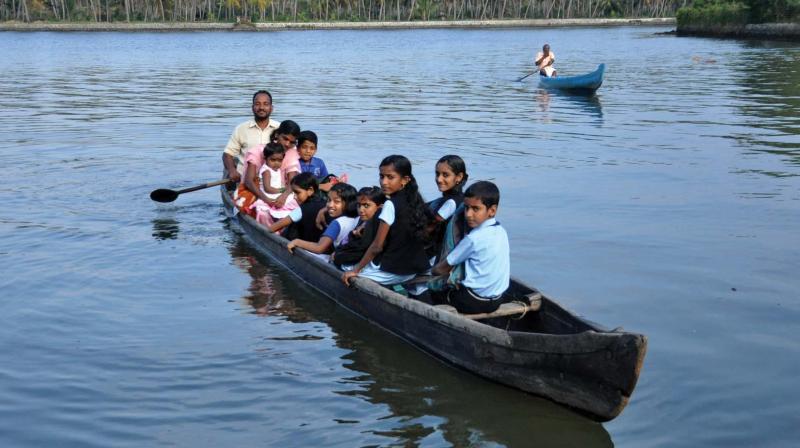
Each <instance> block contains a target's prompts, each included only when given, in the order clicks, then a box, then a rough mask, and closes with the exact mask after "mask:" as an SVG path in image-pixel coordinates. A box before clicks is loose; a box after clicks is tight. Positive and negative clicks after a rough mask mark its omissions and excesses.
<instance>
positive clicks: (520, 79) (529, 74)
mask: <svg viewBox="0 0 800 448" xmlns="http://www.w3.org/2000/svg"><path fill="white" fill-rule="evenodd" d="M538 71H539V70H534V71H532V72H530V73H528V74H527V75H525V76H523V77H522V78H519V79H518V80H517V82H520V81H522V80H523V79H525V78H527V77H528V76H531V75H532V74H534V73H536V72H538Z"/></svg>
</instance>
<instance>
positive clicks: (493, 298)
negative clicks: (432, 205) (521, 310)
mask: <svg viewBox="0 0 800 448" xmlns="http://www.w3.org/2000/svg"><path fill="white" fill-rule="evenodd" d="M499 203H500V191H499V190H498V189H497V186H496V185H495V184H493V183H491V182H487V181H480V182H475V183H474V184H472V185H470V187H469V188H467V191H466V192H465V193H464V218H465V221H466V224H467V227H468V228H469V233H467V235H466V236H464V238H463V239H462V240H461V241H459V243H458V244H457V245H456V247H455V248H454V249H453V250H452V251H451V252H450V253H449V254H448V255H447V257H446V258H445V259H443V260H441V261H440V262H439V263H437V264H436V266H434V267H433V274H434V275H444V274H447V273H449V272H450V271H451V270H452V269H453V267H454V266H456V265H459V264H462V263H463V264H464V279H463V280H462V281H461V284H459V285H457V286H456V288H455V289H451V290H449V291H448V293H447V301H448V302H449V303H450V305H453V306H454V307H455V308H456V309H457V310H458V311H459V312H461V313H468V314H473V313H490V312H492V311H495V310H496V309H497V308H498V307H499V306H500V305H501V304H502V303H503V302H504V300H505V299H504V297H503V293H504V292H505V291H506V289H508V285H509V283H510V280H511V261H510V256H509V245H508V234H506V231H505V229H503V228H502V227H501V226H500V223H499V222H497V220H496V219H495V215H496V214H497V207H498V205H499Z"/></svg>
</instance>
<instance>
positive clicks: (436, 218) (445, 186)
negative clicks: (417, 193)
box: [426, 155, 469, 263]
mask: <svg viewBox="0 0 800 448" xmlns="http://www.w3.org/2000/svg"><path fill="white" fill-rule="evenodd" d="M468 178H469V175H468V174H467V165H466V164H465V163H464V159H462V158H461V157H459V156H456V155H447V156H444V157H442V158H441V159H439V161H438V162H436V186H437V187H438V188H439V191H440V192H442V197H440V198H438V199H435V200H433V201H431V202H429V203H428V208H429V211H430V213H431V215H432V216H431V220H430V224H429V225H428V234H429V235H430V236H431V238H430V241H431V244H429V245H428V246H427V248H426V251H427V253H428V256H430V257H432V260H431V263H435V261H436V257H438V256H439V252H440V251H441V248H442V239H443V238H444V231H445V228H446V227H447V221H448V220H449V219H450V218H451V217H452V216H453V214H454V213H455V211H456V209H457V208H458V206H459V205H461V203H462V202H464V193H463V187H464V184H465V183H467V179H468Z"/></svg>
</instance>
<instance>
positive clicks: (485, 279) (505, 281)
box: [447, 218, 511, 298]
mask: <svg viewBox="0 0 800 448" xmlns="http://www.w3.org/2000/svg"><path fill="white" fill-rule="evenodd" d="M461 263H464V281H463V282H462V284H463V285H464V286H466V287H468V288H470V289H472V290H473V291H474V292H475V294H478V295H479V296H481V297H483V298H490V297H497V296H499V295H501V294H503V293H504V292H505V290H506V289H508V285H509V284H510V282H511V256H510V250H509V245H508V234H507V233H506V231H505V229H503V228H502V227H501V226H500V223H499V222H497V220H496V219H494V218H490V219H487V220H486V221H484V222H483V224H481V225H480V226H478V227H476V228H474V229H472V230H471V231H470V232H469V233H468V234H467V236H465V237H464V239H462V240H461V241H459V242H458V245H456V247H455V248H454V249H453V250H452V252H450V254H449V255H447V264H449V265H450V266H455V265H458V264H461Z"/></svg>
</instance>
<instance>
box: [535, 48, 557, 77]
mask: <svg viewBox="0 0 800 448" xmlns="http://www.w3.org/2000/svg"><path fill="white" fill-rule="evenodd" d="M554 62H556V54H555V53H553V52H552V51H550V44H544V47H542V51H540V52H538V53H536V59H535V60H534V63H535V64H536V66H537V67H539V73H540V74H542V75H544V76H547V77H548V78H550V77H553V76H556V69H555V68H554V67H553V63H554Z"/></svg>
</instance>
